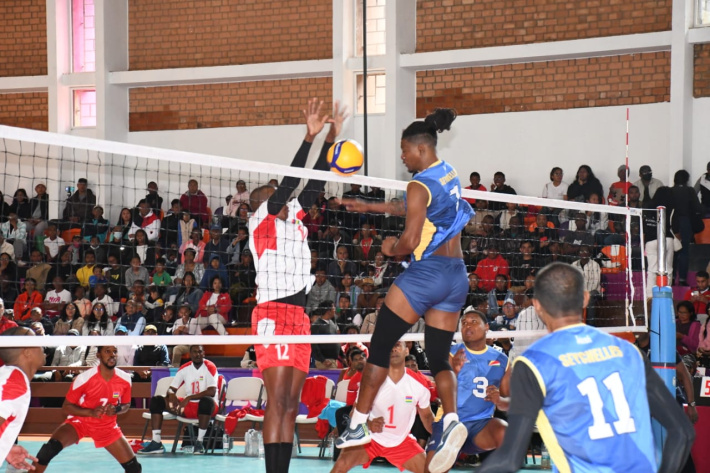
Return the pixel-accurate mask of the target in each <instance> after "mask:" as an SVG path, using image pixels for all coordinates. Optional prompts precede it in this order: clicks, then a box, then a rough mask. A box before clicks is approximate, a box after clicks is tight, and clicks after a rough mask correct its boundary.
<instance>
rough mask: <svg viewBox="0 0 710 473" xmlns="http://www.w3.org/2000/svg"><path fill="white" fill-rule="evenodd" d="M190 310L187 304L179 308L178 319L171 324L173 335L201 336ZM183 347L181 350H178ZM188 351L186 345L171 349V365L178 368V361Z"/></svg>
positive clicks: (198, 326)
mask: <svg viewBox="0 0 710 473" xmlns="http://www.w3.org/2000/svg"><path fill="white" fill-rule="evenodd" d="M192 314H193V312H192V309H191V308H190V306H189V305H188V304H185V305H182V306H179V309H178V317H177V319H176V320H175V323H174V324H173V330H172V334H173V335H202V329H201V328H200V325H199V324H198V323H197V320H196V319H195V318H194V317H193V316H192ZM178 347H183V348H178ZM188 351H189V349H188V346H187V345H178V346H176V347H175V348H174V349H173V357H172V364H173V366H175V367H179V366H180V359H181V358H182V356H183V355H184V354H185V353H187V352H188Z"/></svg>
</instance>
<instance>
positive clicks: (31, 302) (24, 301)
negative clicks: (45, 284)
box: [14, 278, 42, 322]
mask: <svg viewBox="0 0 710 473" xmlns="http://www.w3.org/2000/svg"><path fill="white" fill-rule="evenodd" d="M36 287H37V282H36V281H35V280H34V279H32V278H27V279H25V291H24V292H23V293H22V294H20V295H19V296H18V297H17V299H16V300H15V306H14V311H15V321H16V322H27V321H29V319H30V311H31V310H32V309H34V308H35V307H41V305H42V294H41V293H40V292H39V291H37V290H36Z"/></svg>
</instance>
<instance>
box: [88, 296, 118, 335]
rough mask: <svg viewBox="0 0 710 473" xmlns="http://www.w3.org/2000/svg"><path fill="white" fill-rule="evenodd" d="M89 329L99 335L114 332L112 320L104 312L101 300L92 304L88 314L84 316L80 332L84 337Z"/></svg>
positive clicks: (104, 308)
mask: <svg viewBox="0 0 710 473" xmlns="http://www.w3.org/2000/svg"><path fill="white" fill-rule="evenodd" d="M91 331H97V332H99V334H100V335H113V334H114V328H113V321H112V320H111V318H110V317H109V316H108V312H106V306H105V305H103V304H102V303H101V302H97V303H96V304H94V307H93V308H92V309H91V312H90V313H89V315H88V316H86V317H85V318H84V326H83V327H82V329H81V334H82V335H83V336H85V337H86V336H88V335H89V332H91Z"/></svg>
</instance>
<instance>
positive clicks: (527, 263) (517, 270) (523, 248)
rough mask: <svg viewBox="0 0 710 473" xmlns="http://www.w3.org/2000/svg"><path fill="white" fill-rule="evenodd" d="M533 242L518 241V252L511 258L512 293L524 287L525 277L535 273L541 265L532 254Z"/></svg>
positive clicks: (520, 290)
mask: <svg viewBox="0 0 710 473" xmlns="http://www.w3.org/2000/svg"><path fill="white" fill-rule="evenodd" d="M533 250H534V247H533V244H532V243H531V242H530V241H522V242H521V243H520V252H519V253H518V254H517V255H514V256H513V257H512V258H511V267H510V279H511V286H512V288H511V289H512V290H513V292H514V293H516V294H517V293H520V292H522V291H523V290H524V289H525V278H527V277H528V276H530V275H531V274H533V275H534V274H535V273H536V272H537V270H538V269H540V268H541V267H542V265H541V264H540V261H539V260H538V258H536V257H535V255H534V254H533Z"/></svg>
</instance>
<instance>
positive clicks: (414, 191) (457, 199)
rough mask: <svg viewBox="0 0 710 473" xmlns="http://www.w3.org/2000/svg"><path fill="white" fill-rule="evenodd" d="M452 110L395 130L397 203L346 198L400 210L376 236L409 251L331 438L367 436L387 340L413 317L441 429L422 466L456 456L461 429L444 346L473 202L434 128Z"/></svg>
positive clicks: (450, 332) (435, 472)
mask: <svg viewBox="0 0 710 473" xmlns="http://www.w3.org/2000/svg"><path fill="white" fill-rule="evenodd" d="M455 118H456V112H455V111H454V110H451V109H437V110H436V111H435V112H434V113H432V114H431V115H428V116H427V117H426V119H424V121H415V122H414V123H412V124H410V125H409V126H408V127H407V128H406V129H405V130H404V131H403V132H402V140H401V148H402V156H401V157H402V162H403V163H404V165H405V166H406V168H407V170H408V171H409V172H412V173H416V175H415V176H414V178H413V179H412V181H411V182H410V183H409V185H408V186H407V195H406V199H405V203H404V205H403V206H402V205H398V204H393V203H371V202H362V201H358V200H345V201H343V204H344V205H345V206H346V208H347V209H348V210H350V211H355V212H387V213H390V214H396V215H402V214H405V213H406V216H407V218H406V224H405V228H404V231H403V232H402V235H401V236H400V237H399V239H398V238H395V237H388V238H386V239H385V241H384V242H382V252H383V253H384V254H385V255H387V256H397V255H400V256H403V255H409V254H411V255H412V263H411V265H410V266H409V267H408V268H407V269H406V270H405V271H404V273H402V274H401V275H400V276H399V277H398V278H397V279H396V280H395V282H394V284H393V285H392V287H391V288H390V290H389V292H388V293H387V298H386V299H385V303H384V304H383V305H382V308H381V309H380V311H379V315H378V318H377V325H376V326H375V332H374V334H373V335H372V341H371V347H370V356H369V357H368V359H367V365H366V367H365V370H364V371H363V373H362V383H361V384H360V395H359V397H358V400H357V404H356V405H355V409H354V410H353V415H352V417H351V419H350V425H349V428H348V429H347V430H346V431H345V432H343V434H342V435H341V436H340V438H338V440H337V442H336V445H337V446H338V448H347V447H354V446H358V445H364V444H366V443H368V442H370V434H369V432H368V430H367V425H366V422H367V418H368V415H369V412H370V410H371V409H372V403H373V401H374V399H375V396H376V395H377V391H378V390H379V389H380V386H381V385H382V383H383V382H384V380H385V379H386V378H387V372H388V367H389V358H390V352H391V351H392V347H393V346H394V345H395V343H397V341H398V340H399V339H400V338H401V337H402V335H404V334H405V333H406V332H407V330H409V328H410V327H411V326H412V325H414V323H416V322H417V321H418V320H419V318H420V317H422V316H423V317H424V320H425V322H426V328H425V331H424V340H425V343H426V353H427V357H428V359H429V367H430V369H431V373H432V375H433V376H434V378H435V380H436V386H437V388H438V391H439V396H440V398H441V401H442V407H443V410H444V413H445V414H444V419H443V424H444V433H443V435H442V441H441V443H440V445H439V448H438V449H437V451H436V453H435V454H434V457H433V458H432V461H431V463H430V468H429V470H430V471H431V472H432V473H440V472H442V471H446V470H448V469H449V468H450V467H451V465H453V463H454V461H455V460H456V455H457V454H458V451H459V449H460V448H461V446H462V445H463V443H464V441H465V440H466V436H467V434H468V432H467V430H466V427H465V426H464V425H463V424H461V423H460V422H459V420H458V416H457V415H456V375H455V374H454V372H453V371H452V369H451V365H450V364H449V349H450V347H451V341H452V340H453V336H454V332H455V331H456V326H457V324H458V314H459V313H460V311H461V307H462V306H463V304H464V302H465V301H466V295H467V293H468V277H467V275H466V267H465V265H464V263H463V254H462V251H461V230H462V229H463V227H464V226H465V225H466V223H468V221H469V220H470V219H471V217H473V210H472V209H471V206H470V205H469V204H468V202H466V201H465V200H462V199H461V184H460V183H459V178H458V174H457V173H456V170H455V169H454V168H452V167H451V166H450V165H449V164H447V163H446V162H444V161H441V160H440V159H439V158H438V157H437V155H436V143H437V133H441V132H442V131H444V130H448V129H449V128H450V126H451V123H452V122H453V121H454V119H455Z"/></svg>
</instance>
